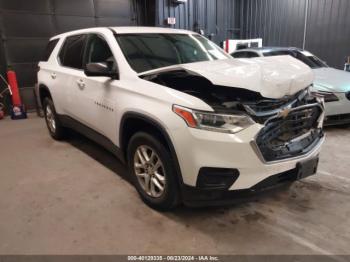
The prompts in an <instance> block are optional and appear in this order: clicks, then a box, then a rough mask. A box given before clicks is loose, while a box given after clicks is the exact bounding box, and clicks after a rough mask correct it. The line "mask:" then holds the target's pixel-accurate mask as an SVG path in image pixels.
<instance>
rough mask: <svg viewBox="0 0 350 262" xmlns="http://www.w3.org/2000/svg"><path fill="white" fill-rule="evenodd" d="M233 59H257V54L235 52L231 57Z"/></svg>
mask: <svg viewBox="0 0 350 262" xmlns="http://www.w3.org/2000/svg"><path fill="white" fill-rule="evenodd" d="M232 56H233V57H234V58H253V57H259V55H258V54H256V53H254V52H237V53H234V54H233V55H232Z"/></svg>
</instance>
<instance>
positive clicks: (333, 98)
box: [231, 47, 350, 125]
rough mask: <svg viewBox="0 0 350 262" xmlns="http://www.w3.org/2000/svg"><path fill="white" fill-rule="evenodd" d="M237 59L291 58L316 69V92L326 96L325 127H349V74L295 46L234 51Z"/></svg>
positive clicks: (314, 89) (314, 70)
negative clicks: (288, 56)
mask: <svg viewBox="0 0 350 262" xmlns="http://www.w3.org/2000/svg"><path fill="white" fill-rule="evenodd" d="M231 55H232V56H233V57H234V58H255V57H267V56H279V55H290V56H292V57H294V58H296V59H298V60H300V61H302V62H304V63H305V64H307V65H308V66H309V67H311V68H312V69H313V72H314V75H315V80H314V87H313V92H315V93H318V94H320V95H322V96H324V99H325V102H326V118H325V125H339V124H350V73H349V72H346V71H343V70H338V69H335V68H332V67H329V66H328V65H327V64H326V63H325V62H323V61H322V60H321V59H319V58H318V57H317V56H315V55H313V54H311V53H310V52H308V51H305V50H302V49H299V48H294V47H263V48H249V49H241V50H238V51H235V52H233V53H232V54H231Z"/></svg>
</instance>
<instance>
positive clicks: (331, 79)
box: [313, 67, 350, 92]
mask: <svg viewBox="0 0 350 262" xmlns="http://www.w3.org/2000/svg"><path fill="white" fill-rule="evenodd" d="M313 71H314V74H315V81H314V86H315V89H316V90H319V91H328V92H349V91H350V73H349V72H346V71H342V70H338V69H334V68H330V67H327V68H318V69H314V70H313Z"/></svg>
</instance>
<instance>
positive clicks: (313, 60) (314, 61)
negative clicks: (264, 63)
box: [264, 50, 327, 69]
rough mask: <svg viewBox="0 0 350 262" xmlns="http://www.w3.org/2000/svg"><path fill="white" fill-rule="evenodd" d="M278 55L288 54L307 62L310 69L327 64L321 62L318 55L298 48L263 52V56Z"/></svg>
mask: <svg viewBox="0 0 350 262" xmlns="http://www.w3.org/2000/svg"><path fill="white" fill-rule="evenodd" d="M278 55H290V56H292V57H294V58H296V59H298V60H300V61H301V62H303V63H304V64H307V65H308V66H309V67H311V68H312V69H316V68H321V67H327V65H326V64H325V63H324V62H322V61H321V60H320V59H319V58H318V57H316V56H314V55H313V54H311V53H309V52H307V51H298V50H279V51H269V52H265V53H264V56H278Z"/></svg>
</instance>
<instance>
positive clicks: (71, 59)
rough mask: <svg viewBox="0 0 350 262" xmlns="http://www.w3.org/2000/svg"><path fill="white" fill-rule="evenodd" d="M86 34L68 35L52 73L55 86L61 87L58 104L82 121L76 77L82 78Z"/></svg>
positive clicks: (65, 111)
mask: <svg viewBox="0 0 350 262" xmlns="http://www.w3.org/2000/svg"><path fill="white" fill-rule="evenodd" d="M86 41H87V35H86V34H79V35H73V36H68V37H67V38H66V39H65V40H64V43H63V45H62V47H61V50H60V52H59V54H58V62H59V64H60V66H59V68H58V70H57V72H56V73H55V74H53V75H52V78H54V79H55V80H56V83H57V85H59V86H58V87H57V88H61V90H60V93H61V94H64V98H63V99H61V101H60V106H62V108H63V109H64V114H66V115H68V116H70V117H72V118H74V119H76V120H78V121H81V122H84V118H83V113H84V112H83V111H82V109H81V107H79V106H78V103H77V100H78V99H80V98H81V97H79V91H80V89H81V88H82V86H81V85H80V83H79V82H78V79H81V78H83V77H84V76H85V75H84V71H83V55H84V50H85V46H86Z"/></svg>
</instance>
